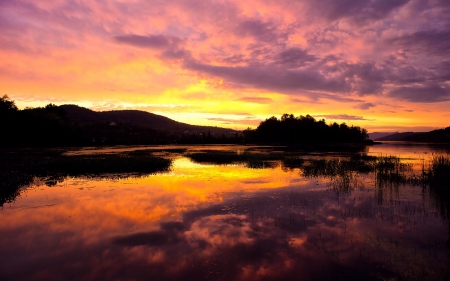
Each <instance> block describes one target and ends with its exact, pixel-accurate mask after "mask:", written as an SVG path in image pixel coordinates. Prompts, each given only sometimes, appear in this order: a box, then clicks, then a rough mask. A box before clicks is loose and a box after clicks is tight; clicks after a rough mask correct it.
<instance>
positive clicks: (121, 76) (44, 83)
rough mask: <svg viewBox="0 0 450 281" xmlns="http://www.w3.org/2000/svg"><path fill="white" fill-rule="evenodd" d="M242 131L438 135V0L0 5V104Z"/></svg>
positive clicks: (444, 57)
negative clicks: (137, 113)
mask: <svg viewBox="0 0 450 281" xmlns="http://www.w3.org/2000/svg"><path fill="white" fill-rule="evenodd" d="M5 94H6V95H8V96H9V97H10V98H11V99H13V100H15V101H16V104H17V105H18V106H19V108H24V107H26V106H31V107H36V106H44V105H46V104H48V103H54V104H57V105H60V104H68V103H70V104H78V105H80V106H84V107H88V108H91V109H93V110H98V111H104V110H116V109H138V110H144V111H149V112H152V113H156V114H161V115H164V116H167V117H169V118H172V119H175V120H177V121H181V122H186V123H190V124H198V125H213V126H221V127H229V128H233V129H244V128H247V127H252V128H255V127H256V126H257V125H258V124H259V122H260V121H262V120H264V119H266V118H268V117H270V116H273V115H275V116H278V117H279V116H280V115H281V114H283V113H293V114H295V115H300V114H301V115H306V114H310V115H312V116H314V117H316V118H319V119H321V118H325V119H326V120H327V122H334V121H336V122H338V123H341V122H346V123H347V124H349V125H357V126H362V127H364V128H367V129H368V131H369V132H374V131H411V130H412V131H429V130H432V129H435V128H443V127H447V126H450V1H449V0H297V1H295V0H246V1H225V0H209V1H206V0H161V1H159V0H158V1H157V0H148V1H144V0H142V1H141V0H130V1H125V0H96V1H94V0H51V1H50V0H35V1H32V0H0V95H1V96H3V95H5Z"/></svg>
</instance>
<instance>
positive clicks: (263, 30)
mask: <svg viewBox="0 0 450 281" xmlns="http://www.w3.org/2000/svg"><path fill="white" fill-rule="evenodd" d="M235 34H236V35H238V36H241V37H254V38H256V39H257V40H259V41H265V42H274V41H277V39H278V37H280V34H278V32H277V30H276V26H275V25H274V24H272V23H267V22H262V21H260V20H255V19H252V20H246V21H243V22H241V23H239V24H238V26H237V27H236V29H235Z"/></svg>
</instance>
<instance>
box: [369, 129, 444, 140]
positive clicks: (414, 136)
mask: <svg viewBox="0 0 450 281" xmlns="http://www.w3.org/2000/svg"><path fill="white" fill-rule="evenodd" d="M376 140H377V141H415V142H436V143H450V127H447V128H445V129H438V130H433V131H430V132H425V133H415V132H405V133H397V134H392V135H389V136H385V137H382V138H378V139H376Z"/></svg>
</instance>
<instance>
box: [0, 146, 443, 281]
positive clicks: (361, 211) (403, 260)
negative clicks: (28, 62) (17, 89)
mask: <svg viewBox="0 0 450 281" xmlns="http://www.w3.org/2000/svg"><path fill="white" fill-rule="evenodd" d="M152 149H153V150H154V152H149V153H153V154H155V155H157V156H161V157H165V158H169V159H171V160H172V165H171V168H170V171H166V172H159V173H153V174H146V175H145V174H144V175H143V174H116V175H104V176H97V177H95V176H94V177H93V176H71V177H64V178H59V179H58V180H56V181H55V180H51V179H49V178H44V177H35V178H34V179H33V181H32V183H31V184H28V185H26V186H23V187H21V191H20V194H19V195H18V196H17V197H16V198H15V199H13V200H12V202H9V203H4V204H3V207H2V209H0V237H1V239H0V280H3V281H5V280H450V267H449V265H450V253H449V251H450V240H449V234H450V223H449V216H448V209H446V208H447V207H448V198H444V199H443V198H442V197H440V196H439V194H438V195H436V194H437V193H433V190H432V189H431V188H430V186H429V185H428V184H425V183H424V182H421V181H420V178H421V177H422V176H423V174H424V172H423V170H424V169H427V168H428V167H429V166H430V161H431V159H432V157H433V155H435V154H442V155H448V153H449V147H448V146H442V145H431V144H407V143H398V142H386V143H383V144H381V145H375V146H370V147H367V148H365V149H359V150H356V151H334V152H333V151H331V152H324V151H302V152H298V151H293V150H289V149H285V148H282V147H257V146H253V147H249V146H232V145H230V146H186V147H182V146H175V147H174V146H167V147H161V146H158V147H111V148H102V149H97V148H85V149H81V150H73V151H68V152H66V154H67V155H84V154H86V155H92V154H98V153H123V152H129V151H136V150H142V153H146V151H151V150H152ZM208 151H214V153H219V154H218V155H222V156H223V155H225V156H226V157H228V158H226V160H224V161H219V162H215V161H210V160H201V159H206V158H204V157H203V156H204V154H207V153H208ZM250 153H253V154H250ZM229 154H230V155H232V156H229ZM199 155H200V156H199ZM242 155H244V156H245V157H247V158H245V157H244V156H242ZM254 155H257V157H260V156H259V155H266V156H267V155H275V156H274V157H272V156H271V157H269V158H267V157H266V158H264V157H265V156H261V157H263V158H255V156H254ZM222 156H221V157H222ZM278 156H279V157H278ZM383 156H384V157H391V156H393V157H392V159H390V158H389V159H390V160H389V159H388V160H387V161H388V162H389V161H390V162H389V165H390V164H392V163H394V164H392V165H393V166H392V168H389V169H390V170H389V171H384V170H383V171H384V172H382V171H381V168H380V167H381V164H380V165H379V166H378V167H379V168H377V169H375V170H374V169H372V168H370V167H372V166H370V165H376V163H378V162H376V161H378V160H376V159H375V158H376V157H383ZM196 157H197V158H196ZM201 157H203V158H201ZM230 157H231V158H230ZM233 157H234V158H233ZM239 157H241V158H239ZM242 157H244V158H242ZM277 157H278V158H280V159H278V158H277ZM286 157H287V158H286ZM394 158H395V159H394ZM199 159H200V160H199ZM227 159H232V160H227ZM239 159H241V160H239ZM255 159H256V160H255ZM258 159H259V160H258ZM260 159H263V160H261V161H260ZM286 159H288V160H286ZM391 160H392V161H391ZM397 160H398V161H399V162H398V163H397V162H396V161H397ZM354 163H356V165H359V166H358V167H354V166H353V164H354ZM366 163H369V164H367V167H366V166H364V165H366ZM374 163H375V164H374ZM380 163H381V162H380ZM383 167H384V166H383ZM389 167H390V166H389ZM383 169H384V168H383ZM448 187H449V189H450V186H448ZM446 206H447V207H446Z"/></svg>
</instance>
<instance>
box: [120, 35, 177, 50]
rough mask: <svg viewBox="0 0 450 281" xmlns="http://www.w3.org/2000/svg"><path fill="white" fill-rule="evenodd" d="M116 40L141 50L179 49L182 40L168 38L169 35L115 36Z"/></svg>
mask: <svg viewBox="0 0 450 281" xmlns="http://www.w3.org/2000/svg"><path fill="white" fill-rule="evenodd" d="M114 40H115V41H117V42H118V43H124V44H128V45H131V46H135V47H140V48H152V49H166V48H173V47H178V45H179V44H180V43H181V42H182V40H181V39H180V38H178V37H173V36H167V35H161V34H159V35H148V36H142V35H135V34H128V35H120V36H114Z"/></svg>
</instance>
